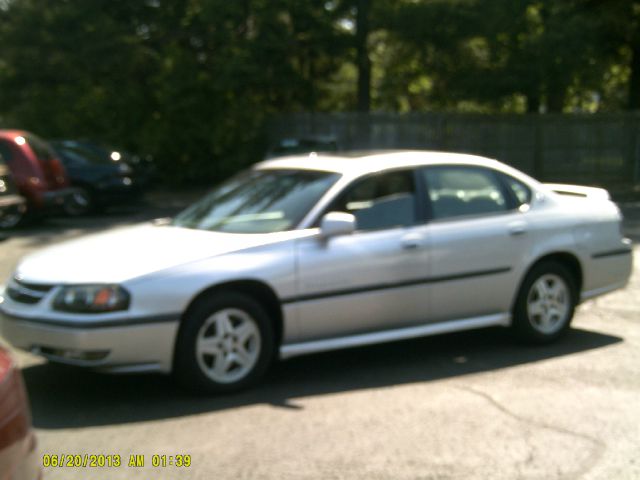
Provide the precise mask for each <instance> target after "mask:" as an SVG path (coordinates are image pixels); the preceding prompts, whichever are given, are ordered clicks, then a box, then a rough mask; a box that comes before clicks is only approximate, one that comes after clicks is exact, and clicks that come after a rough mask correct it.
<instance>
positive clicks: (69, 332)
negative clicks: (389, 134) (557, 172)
mask: <svg viewBox="0 0 640 480" xmlns="http://www.w3.org/2000/svg"><path fill="white" fill-rule="evenodd" d="M631 264H632V258H631V244H630V242H629V240H627V239H624V238H623V237H622V235H621V215H620V211H619V210H618V208H617V207H616V205H615V204H614V203H612V202H611V201H610V199H609V196H608V194H607V192H606V191H604V190H601V189H596V188H588V187H578V186H568V185H551V186H550V185H544V184H541V183H539V182H537V181H536V180H534V179H532V178H530V177H529V176H527V175H525V174H523V173H521V172H519V171H517V170H515V169H513V168H510V167H508V166H506V165H504V164H501V163H500V162H497V161H495V160H490V159H486V158H482V157H477V156H471V155H462V154H451V153H438V152H386V153H382V152H380V153H369V154H353V155H348V156H342V157H340V156H329V155H327V156H321V155H314V154H311V155H307V156H293V157H284V158H278V159H273V160H269V161H265V162H262V163H259V164H257V165H255V166H254V168H252V169H251V170H249V171H247V172H244V173H241V174H239V175H237V176H236V177H234V178H232V179H230V180H228V181H227V182H225V183H223V184H222V185H220V186H219V187H217V188H215V189H214V190H213V191H212V192H211V193H210V194H208V195H207V196H206V197H205V198H203V199H202V200H200V201H198V202H197V203H195V204H194V205H192V206H191V207H189V208H187V209H186V210H185V211H183V212H182V213H180V214H179V215H178V216H177V217H175V218H174V219H173V220H168V221H165V222H151V223H148V224H143V225H138V226H133V227H127V228H121V229H117V230H112V231H109V232H106V233H101V234H96V235H91V236H87V237H84V238H81V239H77V240H72V241H69V242H66V243H62V244H59V245H56V246H52V247H49V248H47V249H44V250H42V251H40V252H37V253H35V254H32V255H30V256H28V257H27V258H25V259H24V260H23V261H22V262H21V263H20V264H19V266H18V268H17V270H16V272H15V275H14V276H13V278H11V279H10V280H9V282H8V284H7V285H6V291H5V293H4V295H3V298H2V303H0V312H1V313H0V315H1V318H2V335H3V336H4V337H5V338H6V339H8V340H9V341H10V342H11V343H12V344H13V345H15V346H16V347H19V348H22V349H25V350H28V351H31V352H33V353H36V354H39V355H42V356H45V357H46V358H48V359H50V360H52V361H57V362H63V363H68V364H73V365H78V366H84V367H91V368H95V369H100V370H107V371H111V372H132V371H162V372H173V373H174V374H175V376H176V378H177V379H178V380H179V381H180V382H182V383H183V384H185V385H187V386H189V387H192V388H195V389H199V390H204V391H230V390H235V389H238V388H241V387H246V386H248V385H250V384H252V383H254V382H255V381H257V380H258V379H259V378H260V376H261V375H262V374H263V373H264V372H265V370H266V369H267V368H268V366H269V365H270V363H271V362H272V361H273V360H274V359H275V358H277V357H280V358H288V357H293V356H296V355H302V354H308V353H313V352H320V351H326V350H332V349H338V348H345V347H352V346H359V345H366V344H372V343H378V342H387V341H394V340H400V339H406V338H412V337H418V336H424V335H432V334H439V333H445V332H453V331H459V330H467V329H473V328H482V327H488V326H496V325H500V326H504V327H510V328H511V329H512V330H513V333H514V334H515V335H516V336H517V337H519V338H521V339H524V340H527V341H530V342H537V343H545V342H550V341H553V340H555V339H557V338H558V337H560V336H561V335H563V334H564V333H565V332H566V331H567V330H568V328H569V324H570V322H571V318H572V316H573V313H574V308H575V307H576V305H578V303H580V302H581V301H583V300H585V299H587V298H591V297H594V296H596V295H600V294H604V293H606V292H610V291H612V290H614V289H617V288H621V287H623V286H624V285H625V284H626V282H627V281H628V278H629V276H630V273H631Z"/></svg>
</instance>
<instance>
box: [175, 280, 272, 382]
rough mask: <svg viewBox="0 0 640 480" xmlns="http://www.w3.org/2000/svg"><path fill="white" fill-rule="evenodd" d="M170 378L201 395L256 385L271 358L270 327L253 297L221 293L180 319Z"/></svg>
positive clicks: (267, 318) (264, 314)
mask: <svg viewBox="0 0 640 480" xmlns="http://www.w3.org/2000/svg"><path fill="white" fill-rule="evenodd" d="M183 322H184V323H183V324H182V326H181V327H180V331H179V333H178V339H177V342H176V349H175V360H174V376H175V377H176V379H177V380H178V382H179V383H181V384H182V385H183V386H185V387H187V388H189V389H191V390H196V391H200V392H230V391H235V390H239V389H242V388H245V387H248V386H250V385H252V384H254V383H255V382H257V381H258V380H259V379H260V377H261V376H262V375H263V374H264V372H265V371H266V370H267V368H268V367H269V365H270V363H271V361H272V358H273V354H274V337H273V329H272V327H271V322H270V320H269V317H268V315H267V314H266V312H265V311H264V309H263V308H262V306H261V305H260V304H259V303H257V302H255V301H254V300H253V299H252V298H250V297H248V296H246V295H244V294H240V293H236V292H221V293H218V294H217V295H215V296H214V297H212V298H210V299H207V300H204V301H201V302H199V303H198V304H196V305H195V307H194V308H193V309H191V311H190V313H189V314H188V315H187V316H186V318H184V319H183Z"/></svg>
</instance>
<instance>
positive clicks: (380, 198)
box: [327, 170, 417, 230]
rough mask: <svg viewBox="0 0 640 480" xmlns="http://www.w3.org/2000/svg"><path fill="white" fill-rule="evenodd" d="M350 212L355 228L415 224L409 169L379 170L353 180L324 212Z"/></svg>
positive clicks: (384, 227) (414, 203) (378, 228)
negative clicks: (381, 171) (380, 171)
mask: <svg viewBox="0 0 640 480" xmlns="http://www.w3.org/2000/svg"><path fill="white" fill-rule="evenodd" d="M331 211H339V212H347V213H351V214H353V215H354V216H355V217H356V228H357V229H358V230H380V229H387V228H394V227H402V226H408V225H413V224H415V223H416V218H417V216H416V197H415V184H414V179H413V173H412V171H410V170H402V171H394V172H387V173H381V174H377V175H373V176H369V177H366V178H364V179H360V180H356V181H355V182H354V183H353V184H352V185H350V186H349V187H347V189H346V190H345V191H344V192H343V193H342V194H341V195H340V196H339V197H338V198H337V199H336V200H335V201H334V202H333V203H332V204H331V206H330V207H329V208H328V209H327V212H331Z"/></svg>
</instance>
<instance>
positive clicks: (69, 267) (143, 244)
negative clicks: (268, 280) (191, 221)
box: [16, 224, 309, 284]
mask: <svg viewBox="0 0 640 480" xmlns="http://www.w3.org/2000/svg"><path fill="white" fill-rule="evenodd" d="M308 234H309V232H308V231H306V232H305V231H304V230H294V231H290V232H281V233H269V234H232V233H218V232H207V231H202V230H192V229H187V228H181V227H173V226H166V225H164V226H156V225H153V224H144V225H138V226H134V227H125V228H121V229H117V230H113V231H109V232H105V233H99V234H94V235H90V236H86V237H82V238H79V239H75V240H71V241H67V242H63V243H61V244H59V245H55V246H52V247H48V248H45V249H43V250H40V251H39V252H36V253H34V254H31V255H29V256H27V257H25V259H24V260H23V261H22V262H21V263H20V265H19V266H18V269H17V271H16V276H17V277H18V278H19V279H22V280H24V281H25V282H34V283H44V284H83V283H85V284H86V283H121V282H124V281H126V280H131V279H133V278H136V277H140V276H144V275H148V274H151V273H154V272H158V271H161V270H165V269H167V268H171V267H176V266H178V265H183V264H186V263H190V262H194V261H197V260H202V259H205V258H210V257H213V256H217V255H222V254H225V253H230V252H237V251H239V250H244V249H247V248H252V247H258V246H261V245H267V244H271V243H276V242H281V241H284V240H288V239H292V238H297V237H301V236H305V235H308Z"/></svg>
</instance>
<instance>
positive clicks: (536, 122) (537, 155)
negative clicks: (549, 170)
mask: <svg viewBox="0 0 640 480" xmlns="http://www.w3.org/2000/svg"><path fill="white" fill-rule="evenodd" d="M541 115H542V114H539V113H538V114H531V116H530V118H532V119H533V176H534V177H535V178H536V179H538V180H540V181H542V180H544V178H543V176H544V159H543V156H542V122H541V120H540V116H541Z"/></svg>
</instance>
